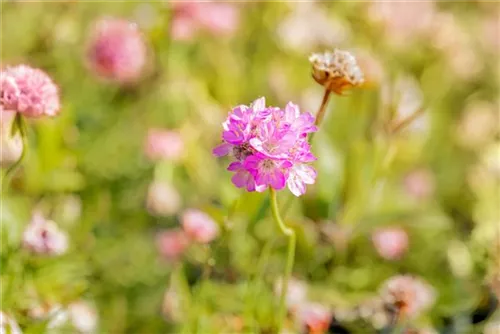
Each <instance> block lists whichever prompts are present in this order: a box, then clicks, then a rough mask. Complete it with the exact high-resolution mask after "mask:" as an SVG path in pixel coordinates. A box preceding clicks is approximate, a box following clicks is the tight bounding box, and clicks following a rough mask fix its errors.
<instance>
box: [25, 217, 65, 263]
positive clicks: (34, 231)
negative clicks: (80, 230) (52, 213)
mask: <svg viewBox="0 0 500 334" xmlns="http://www.w3.org/2000/svg"><path fill="white" fill-rule="evenodd" d="M23 247H24V248H26V249H28V250H30V251H31V252H33V253H36V254H45V255H61V254H64V253H65V252H66V250H67V249H68V236H67V234H66V233H65V232H64V231H62V230H60V229H59V227H58V226H57V225H56V223H55V222H53V221H51V220H46V219H45V218H44V217H43V216H42V215H41V214H40V213H34V214H33V217H32V219H31V222H30V223H29V224H28V226H27V227H26V229H25V230H24V233H23Z"/></svg>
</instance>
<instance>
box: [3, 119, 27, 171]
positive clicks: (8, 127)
mask: <svg viewBox="0 0 500 334" xmlns="http://www.w3.org/2000/svg"><path fill="white" fill-rule="evenodd" d="M14 117H15V113H14V112H11V111H6V110H4V111H2V112H1V114H0V166H2V167H7V166H9V165H11V164H13V163H14V162H16V161H18V160H19V159H20V158H21V155H22V153H23V139H22V138H21V135H20V133H19V132H17V133H16V134H15V135H14V136H12V125H13V122H14Z"/></svg>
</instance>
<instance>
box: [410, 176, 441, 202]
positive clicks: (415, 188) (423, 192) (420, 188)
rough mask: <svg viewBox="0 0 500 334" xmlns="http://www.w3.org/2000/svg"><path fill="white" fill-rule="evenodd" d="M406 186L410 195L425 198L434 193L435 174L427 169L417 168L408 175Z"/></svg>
mask: <svg viewBox="0 0 500 334" xmlns="http://www.w3.org/2000/svg"><path fill="white" fill-rule="evenodd" d="M404 187H405V190H406V191H407V192H408V194H409V195H410V196H412V197H413V198H415V199H417V200H424V199H427V198H429V197H430V196H432V194H433V193H434V187H435V185H434V175H433V174H432V173H431V171H429V170H427V169H417V170H414V171H412V172H410V173H409V174H408V175H406V177H405V179H404Z"/></svg>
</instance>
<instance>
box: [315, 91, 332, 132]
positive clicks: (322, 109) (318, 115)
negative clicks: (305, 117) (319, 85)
mask: <svg viewBox="0 0 500 334" xmlns="http://www.w3.org/2000/svg"><path fill="white" fill-rule="evenodd" d="M331 93H332V92H331V91H330V90H329V89H325V94H324V95H323V100H322V101H321V105H320V107H319V110H318V112H317V113H316V120H315V121H314V125H316V126H319V125H320V124H321V122H322V121H323V118H324V117H325V111H326V106H327V105H328V99H329V98H330V94H331Z"/></svg>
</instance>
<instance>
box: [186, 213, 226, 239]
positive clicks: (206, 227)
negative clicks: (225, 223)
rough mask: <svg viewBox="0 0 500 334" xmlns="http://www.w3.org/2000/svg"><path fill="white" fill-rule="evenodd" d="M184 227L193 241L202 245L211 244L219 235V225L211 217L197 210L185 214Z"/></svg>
mask: <svg viewBox="0 0 500 334" xmlns="http://www.w3.org/2000/svg"><path fill="white" fill-rule="evenodd" d="M182 227H183V228H184V232H186V235H187V236H188V237H189V238H190V239H191V240H194V241H196V242H199V243H202V244H206V243H209V242H211V241H212V240H214V239H215V238H216V237H217V235H218V234H219V225H217V223H216V222H215V221H214V220H213V219H212V218H211V217H210V216H209V215H207V214H206V213H204V212H202V211H199V210H195V209H188V210H186V211H185V212H184V214H183V215H182Z"/></svg>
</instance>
